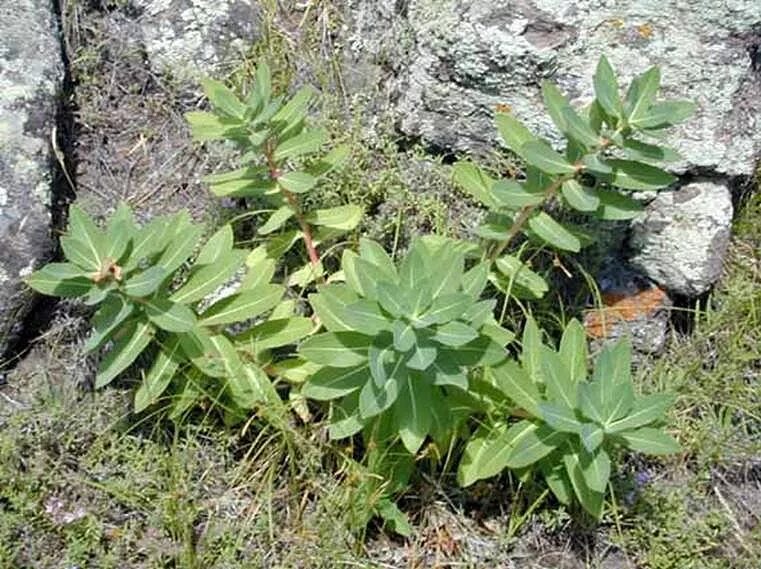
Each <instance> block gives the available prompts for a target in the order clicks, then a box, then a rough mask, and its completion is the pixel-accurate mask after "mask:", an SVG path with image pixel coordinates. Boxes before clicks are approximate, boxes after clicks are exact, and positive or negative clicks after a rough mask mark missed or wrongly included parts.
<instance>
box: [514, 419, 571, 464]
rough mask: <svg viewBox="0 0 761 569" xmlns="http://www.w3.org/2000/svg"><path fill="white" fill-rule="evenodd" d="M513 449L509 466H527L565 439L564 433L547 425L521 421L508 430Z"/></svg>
mask: <svg viewBox="0 0 761 569" xmlns="http://www.w3.org/2000/svg"><path fill="white" fill-rule="evenodd" d="M508 436H509V438H510V445H511V450H510V454H509V456H508V458H507V466H508V467H509V468H525V467H527V466H530V465H532V464H534V463H535V462H537V461H539V460H541V459H542V458H544V457H545V456H547V455H548V454H549V453H551V452H552V451H553V450H555V448H557V446H558V445H560V444H561V443H562V442H563V441H564V440H565V439H566V435H565V434H564V433H559V432H557V431H553V430H552V429H551V428H549V427H548V426H547V425H542V426H537V425H536V424H534V423H532V422H530V421H525V420H524V421H520V422H518V423H516V424H515V425H513V426H512V427H510V429H509V430H508Z"/></svg>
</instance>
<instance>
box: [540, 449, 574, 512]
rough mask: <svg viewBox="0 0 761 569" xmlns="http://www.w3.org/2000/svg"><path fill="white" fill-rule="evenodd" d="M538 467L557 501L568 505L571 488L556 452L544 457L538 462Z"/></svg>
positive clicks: (563, 466)
mask: <svg viewBox="0 0 761 569" xmlns="http://www.w3.org/2000/svg"><path fill="white" fill-rule="evenodd" d="M539 468H540V469H541V471H542V474H543V475H544V479H545V480H546V481H547V486H549V487H550V490H552V493H553V494H555V497H556V498H557V499H558V501H559V502H560V503H561V504H565V505H566V506H567V505H569V504H570V503H571V498H572V497H573V488H572V486H571V481H570V480H568V475H567V474H566V471H565V465H564V464H563V463H562V462H561V461H560V457H559V456H557V455H556V454H551V455H549V456H548V457H545V458H544V459H542V460H541V461H540V462H539Z"/></svg>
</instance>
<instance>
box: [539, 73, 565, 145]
mask: <svg viewBox="0 0 761 569" xmlns="http://www.w3.org/2000/svg"><path fill="white" fill-rule="evenodd" d="M542 99H543V100H544V106H545V107H546V108H547V114H549V115H550V118H551V119H552V122H554V123H555V126H557V127H558V130H559V131H560V132H562V133H566V132H567V131H568V124H567V122H566V118H565V114H564V111H565V109H567V108H569V107H570V105H569V104H568V99H566V98H565V96H564V95H563V94H562V93H561V92H560V89H558V88H557V87H556V86H555V85H553V84H552V83H550V82H549V81H542Z"/></svg>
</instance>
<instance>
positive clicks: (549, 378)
mask: <svg viewBox="0 0 761 569" xmlns="http://www.w3.org/2000/svg"><path fill="white" fill-rule="evenodd" d="M540 349H541V354H542V356H541V357H542V373H543V376H544V383H545V385H546V387H547V393H546V394H547V396H548V397H549V399H550V400H551V401H554V402H557V403H560V404H561V405H562V406H564V407H566V408H568V409H576V391H577V388H576V383H575V382H574V381H572V380H571V374H570V372H569V371H568V369H567V368H566V367H565V364H564V362H563V360H562V358H561V357H560V356H559V355H558V354H557V353H556V352H555V351H554V350H551V349H550V348H548V347H547V346H542V347H541V348H540Z"/></svg>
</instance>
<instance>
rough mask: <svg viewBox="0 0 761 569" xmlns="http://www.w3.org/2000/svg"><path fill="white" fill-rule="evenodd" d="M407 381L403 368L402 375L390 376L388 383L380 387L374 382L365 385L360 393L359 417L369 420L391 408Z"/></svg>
mask: <svg viewBox="0 0 761 569" xmlns="http://www.w3.org/2000/svg"><path fill="white" fill-rule="evenodd" d="M405 379H406V370H405V369H404V366H402V373H397V374H393V375H389V379H388V381H386V382H385V383H384V384H383V385H382V386H380V387H379V386H377V385H376V384H375V382H373V381H368V382H367V383H365V385H364V386H363V387H362V389H361V390H360V392H359V416H360V417H361V418H362V419H364V420H367V419H370V418H372V417H376V416H377V415H380V414H381V413H383V412H384V411H385V410H386V409H388V408H389V407H391V406H392V405H393V404H394V403H395V402H396V399H397V397H399V388H400V385H401V384H402V383H403V382H404V380H405Z"/></svg>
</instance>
